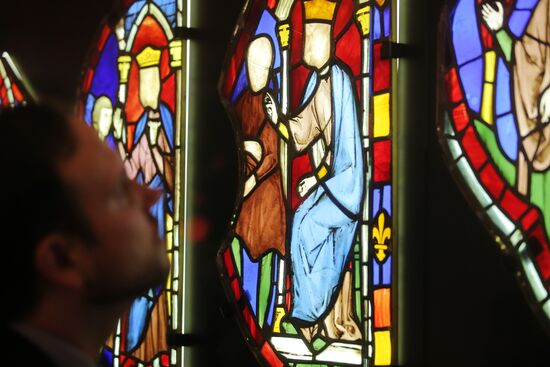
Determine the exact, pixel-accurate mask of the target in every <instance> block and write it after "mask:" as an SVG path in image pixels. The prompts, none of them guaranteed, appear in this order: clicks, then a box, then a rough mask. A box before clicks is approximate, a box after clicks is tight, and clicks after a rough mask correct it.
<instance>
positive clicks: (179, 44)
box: [170, 39, 183, 68]
mask: <svg viewBox="0 0 550 367" xmlns="http://www.w3.org/2000/svg"><path fill="white" fill-rule="evenodd" d="M182 49H183V41H182V40H180V39H175V40H172V41H171V42H170V66H171V67H173V68H179V67H181V65H182V61H181V60H182V56H183V52H182Z"/></svg>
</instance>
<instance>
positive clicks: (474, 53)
mask: <svg viewBox="0 0 550 367" xmlns="http://www.w3.org/2000/svg"><path fill="white" fill-rule="evenodd" d="M451 30H452V38H453V46H454V51H455V55H456V62H457V64H458V65H462V64H464V63H466V62H468V61H470V60H473V59H475V58H476V57H479V56H481V43H480V37H479V27H478V25H477V16H476V6H475V0H459V1H458V2H457V5H456V7H455V10H454V12H452V13H451Z"/></svg>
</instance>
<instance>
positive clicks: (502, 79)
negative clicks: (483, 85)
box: [495, 57, 512, 116]
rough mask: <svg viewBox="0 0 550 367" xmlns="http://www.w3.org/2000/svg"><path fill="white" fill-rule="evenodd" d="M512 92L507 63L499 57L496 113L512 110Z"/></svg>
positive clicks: (500, 113)
mask: <svg viewBox="0 0 550 367" xmlns="http://www.w3.org/2000/svg"><path fill="white" fill-rule="evenodd" d="M511 98H512V94H511V93H510V72H509V71H508V68H507V67H506V64H505V63H504V61H503V60H502V58H500V57H499V59H498V64H497V80H496V95H495V103H496V106H495V107H496V114H497V116H500V115H502V114H504V113H507V112H510V109H511V108H512V104H511V103H510V99H511Z"/></svg>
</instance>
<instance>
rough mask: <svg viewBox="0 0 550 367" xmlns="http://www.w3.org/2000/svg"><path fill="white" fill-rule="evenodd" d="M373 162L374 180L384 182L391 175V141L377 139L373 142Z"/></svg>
mask: <svg viewBox="0 0 550 367" xmlns="http://www.w3.org/2000/svg"><path fill="white" fill-rule="evenodd" d="M372 150H373V162H374V174H373V180H374V181H375V182H386V181H389V180H390V177H391V176H390V175H391V164H390V163H391V141H389V140H384V141H377V142H375V143H374V144H373V148H372Z"/></svg>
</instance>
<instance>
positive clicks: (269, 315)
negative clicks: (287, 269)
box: [266, 263, 278, 326]
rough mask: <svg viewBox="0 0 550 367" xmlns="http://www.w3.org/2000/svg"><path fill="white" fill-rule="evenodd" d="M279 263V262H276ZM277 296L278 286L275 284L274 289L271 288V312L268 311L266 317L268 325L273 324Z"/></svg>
mask: <svg viewBox="0 0 550 367" xmlns="http://www.w3.org/2000/svg"><path fill="white" fill-rule="evenodd" d="M275 264H277V263H275ZM274 267H275V268H277V267H278V266H276V265H275V266H274ZM274 279H277V278H274ZM276 296H277V286H276V285H274V286H273V289H272V290H271V301H270V303H269V312H268V313H267V319H266V323H267V325H268V326H271V323H272V322H273V314H274V313H275V310H274V308H275V297H276Z"/></svg>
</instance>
